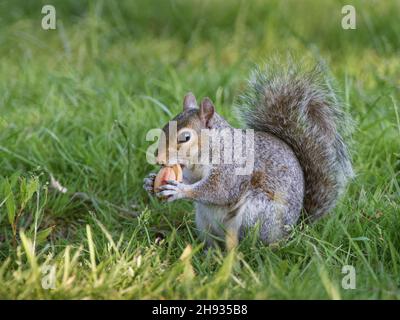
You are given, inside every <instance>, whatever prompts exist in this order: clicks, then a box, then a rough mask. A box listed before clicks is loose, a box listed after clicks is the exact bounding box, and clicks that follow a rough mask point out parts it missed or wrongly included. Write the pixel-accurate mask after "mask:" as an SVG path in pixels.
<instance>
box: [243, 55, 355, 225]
mask: <svg viewBox="0 0 400 320" xmlns="http://www.w3.org/2000/svg"><path fill="white" fill-rule="evenodd" d="M305 69H307V68H306V67H305V66H304V64H303V62H299V63H294V62H293V61H292V60H291V61H290V62H289V63H286V64H284V65H283V64H281V63H279V62H277V61H272V62H270V63H269V64H266V66H265V68H263V69H261V68H258V69H256V70H255V71H254V72H253V74H252V76H251V78H250V80H249V88H248V90H247V91H246V92H245V94H244V95H242V96H241V97H240V98H239V101H238V111H239V113H240V115H241V118H242V119H243V120H244V121H245V123H246V124H247V126H248V127H250V128H252V129H254V130H256V131H264V132H269V133H271V134H273V135H275V136H277V137H279V138H280V139H282V140H283V141H285V142H286V143H287V144H288V145H289V146H291V147H292V149H293V150H294V152H295V154H296V156H297V158H298V160H299V162H300V165H301V166H302V168H303V171H304V178H305V199H304V209H305V212H306V216H307V218H310V219H311V220H315V219H317V218H319V217H321V216H322V215H324V214H325V213H327V212H328V211H329V210H330V209H332V208H333V207H334V205H335V203H336V200H337V199H338V197H339V196H340V194H341V192H342V191H343V189H344V188H345V185H346V182H347V180H348V178H349V177H351V176H353V170H352V166H351V161H350V157H349V153H348V151H347V147H346V145H345V143H344V140H343V138H342V134H343V132H346V130H347V128H348V126H349V124H351V121H350V118H349V117H347V116H346V114H345V113H344V111H343V110H342V108H341V105H340V103H339V102H338V100H337V97H336V95H335V93H334V91H333V90H332V88H331V86H330V83H329V82H328V80H327V78H326V77H325V76H324V73H323V72H322V68H321V66H320V65H317V66H315V67H312V68H309V69H307V70H305Z"/></svg>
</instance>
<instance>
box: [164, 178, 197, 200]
mask: <svg viewBox="0 0 400 320" xmlns="http://www.w3.org/2000/svg"><path fill="white" fill-rule="evenodd" d="M166 182H167V184H164V185H162V186H160V187H159V188H158V189H159V190H160V192H158V193H156V196H157V197H159V198H164V199H167V201H168V202H171V201H175V200H178V199H185V198H189V195H190V190H191V188H190V186H189V185H187V184H184V183H182V182H178V181H175V180H168V181H166Z"/></svg>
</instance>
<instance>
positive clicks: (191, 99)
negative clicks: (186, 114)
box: [183, 92, 197, 111]
mask: <svg viewBox="0 0 400 320" xmlns="http://www.w3.org/2000/svg"><path fill="white" fill-rule="evenodd" d="M196 108H197V101H196V97H195V96H194V94H193V93H191V92H189V93H187V94H186V96H185V98H184V99H183V111H186V110H188V109H196Z"/></svg>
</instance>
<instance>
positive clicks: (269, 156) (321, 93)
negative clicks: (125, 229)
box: [144, 64, 353, 245]
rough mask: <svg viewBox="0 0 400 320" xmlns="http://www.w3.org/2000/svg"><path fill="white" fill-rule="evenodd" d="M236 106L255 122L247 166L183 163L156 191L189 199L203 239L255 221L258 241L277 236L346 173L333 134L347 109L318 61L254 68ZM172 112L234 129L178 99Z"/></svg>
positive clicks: (182, 121) (342, 150)
mask: <svg viewBox="0 0 400 320" xmlns="http://www.w3.org/2000/svg"><path fill="white" fill-rule="evenodd" d="M278 71H279V72H278ZM188 99H189V98H186V99H185V101H188ZM190 100H191V101H195V99H194V96H193V97H192V96H191V97H190ZM203 102H204V100H203ZM206 102H207V103H211V101H208V100H207V101H206ZM211 107H212V109H213V106H212V104H211V106H210V108H211ZM238 110H239V112H240V114H241V116H242V119H243V120H244V121H245V123H246V124H247V126H248V127H250V128H253V129H255V135H254V151H255V152H254V155H255V158H254V167H253V171H252V172H251V173H250V174H248V175H236V174H235V170H234V169H235V168H237V167H236V166H237V165H236V164H218V165H213V164H187V163H186V166H185V167H184V170H183V182H182V183H178V182H176V181H170V182H169V183H168V184H166V185H163V186H162V187H160V190H159V192H158V193H157V194H156V195H157V196H159V197H162V198H165V197H168V201H174V200H178V199H190V200H193V201H195V203H196V224H197V228H198V229H199V231H200V235H201V236H202V238H203V239H204V240H205V241H206V243H207V244H208V245H212V244H213V243H215V242H214V236H217V237H223V236H224V235H226V234H227V233H226V232H227V231H229V233H230V234H235V235H236V237H237V238H241V237H242V236H243V235H244V233H245V232H246V230H247V229H248V228H252V227H254V226H255V225H257V224H259V225H260V237H261V239H262V240H263V241H264V242H265V243H272V242H275V241H278V240H280V239H282V238H283V237H285V236H286V235H287V234H288V230H289V229H290V227H291V226H294V225H295V224H296V223H297V222H298V220H299V218H300V215H301V211H302V209H303V208H304V209H305V210H306V212H307V214H308V217H309V218H310V220H313V219H316V218H318V217H320V216H322V215H323V214H325V213H326V212H328V211H329V210H330V209H332V207H333V206H334V205H335V202H336V200H337V198H338V196H339V195H340V194H341V193H342V191H343V189H344V187H345V184H346V181H347V179H348V178H349V177H350V176H352V174H353V173H352V168H351V162H350V159H349V155H348V152H347V149H346V146H345V144H344V142H343V139H342V137H341V135H340V131H341V129H340V128H341V126H342V125H343V123H342V121H344V120H345V119H346V117H345V114H344V113H343V112H342V111H341V108H340V105H339V104H338V103H337V99H336V97H335V95H334V93H333V91H332V90H331V89H329V87H328V86H327V85H326V82H324V80H323V77H322V74H321V72H320V71H319V70H318V69H315V68H314V69H313V70H311V71H306V72H303V71H301V70H300V68H298V67H297V66H296V65H294V64H290V65H289V67H287V68H286V69H283V68H282V65H281V64H278V65H274V64H272V65H268V67H266V69H265V70H261V69H257V70H256V71H255V72H254V73H253V75H252V78H251V80H250V82H249V88H248V91H247V93H246V95H243V96H242V97H240V99H239V102H238ZM174 120H176V121H177V122H178V128H179V127H190V128H192V129H193V130H196V131H199V130H201V129H203V128H205V126H207V127H208V128H212V129H216V130H217V131H218V132H222V130H226V129H228V130H231V129H233V128H232V127H231V126H230V125H229V124H228V123H227V122H226V120H225V119H224V118H223V117H221V116H220V115H219V114H217V113H216V112H214V113H213V115H212V118H210V119H208V120H207V121H206V122H205V121H204V113H203V114H202V113H201V111H200V110H198V109H193V108H185V104H184V110H183V112H182V113H180V114H179V115H178V116H177V117H175V118H174ZM166 128H167V126H166V127H164V130H167V129H166ZM243 130H244V129H243ZM198 133H199V132H198ZM235 143H237V141H234V144H235ZM221 148H222V149H223V148H224V146H223V143H222V144H221ZM184 160H185V159H168V160H167V162H168V161H170V162H171V164H172V163H173V161H177V162H178V163H184V162H183V161H184ZM153 183H154V175H153V176H151V175H150V176H149V177H148V178H146V179H145V180H144V187H145V189H146V190H151V189H152V186H153Z"/></svg>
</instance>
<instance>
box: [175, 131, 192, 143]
mask: <svg viewBox="0 0 400 320" xmlns="http://www.w3.org/2000/svg"><path fill="white" fill-rule="evenodd" d="M190 137H191V135H190V132H189V131H184V132H182V133H181V134H180V135H179V136H178V143H183V142H188V141H189V140H190Z"/></svg>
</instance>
